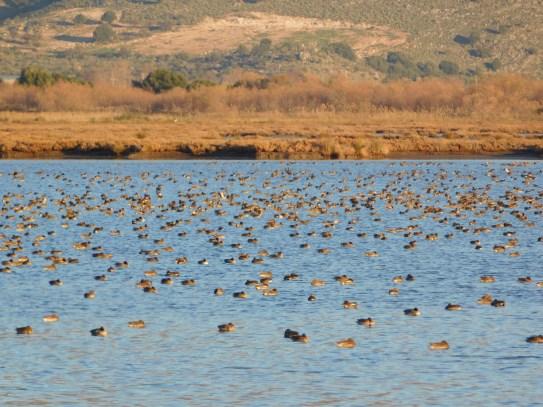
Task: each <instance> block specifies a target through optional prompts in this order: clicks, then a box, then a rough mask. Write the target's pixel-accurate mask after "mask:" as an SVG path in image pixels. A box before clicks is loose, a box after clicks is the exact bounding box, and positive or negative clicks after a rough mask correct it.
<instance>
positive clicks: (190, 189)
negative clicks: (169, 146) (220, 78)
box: [0, 161, 543, 406]
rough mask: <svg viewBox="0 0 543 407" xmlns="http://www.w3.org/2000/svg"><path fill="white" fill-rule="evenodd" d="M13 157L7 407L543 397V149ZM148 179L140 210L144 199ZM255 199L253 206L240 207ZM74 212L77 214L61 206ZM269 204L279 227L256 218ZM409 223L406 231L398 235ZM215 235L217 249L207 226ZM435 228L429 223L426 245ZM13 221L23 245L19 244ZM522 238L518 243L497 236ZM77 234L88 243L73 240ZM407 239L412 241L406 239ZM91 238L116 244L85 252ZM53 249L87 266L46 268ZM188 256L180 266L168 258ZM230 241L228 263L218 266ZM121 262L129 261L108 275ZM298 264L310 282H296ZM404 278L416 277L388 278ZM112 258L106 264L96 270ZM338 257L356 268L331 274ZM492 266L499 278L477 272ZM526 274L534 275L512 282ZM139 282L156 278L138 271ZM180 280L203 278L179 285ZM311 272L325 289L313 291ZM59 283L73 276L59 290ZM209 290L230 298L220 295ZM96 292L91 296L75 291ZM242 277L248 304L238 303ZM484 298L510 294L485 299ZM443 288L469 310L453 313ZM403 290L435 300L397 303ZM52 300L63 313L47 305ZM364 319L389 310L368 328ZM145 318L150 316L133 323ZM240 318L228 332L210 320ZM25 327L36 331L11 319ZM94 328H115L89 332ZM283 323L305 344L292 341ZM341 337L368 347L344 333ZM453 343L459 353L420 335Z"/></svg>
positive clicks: (5, 170) (4, 355) (6, 298)
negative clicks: (500, 156) (311, 157)
mask: <svg viewBox="0 0 543 407" xmlns="http://www.w3.org/2000/svg"><path fill="white" fill-rule="evenodd" d="M14 172H17V173H16V174H14ZM0 173H1V174H2V175H1V176H0V195H1V196H2V197H3V200H4V201H3V204H2V206H3V209H1V210H0V215H1V216H0V234H2V235H3V236H2V239H0V249H2V250H3V251H1V252H0V258H1V260H2V261H6V262H9V261H10V260H13V259H16V258H20V257H21V256H28V257H29V258H30V260H31V262H32V264H31V265H26V266H19V267H16V266H13V267H9V266H6V265H4V266H1V267H4V268H6V267H9V269H10V270H11V271H12V272H11V273H6V272H4V273H0V306H1V307H0V343H1V347H0V405H2V406H29V405H50V406H74V405H100V406H151V405H154V406H184V405H186V406H212V405H229V406H231V405H236V406H242V405H243V406H301V405H303V406H324V405H332V406H363V405H380V406H382V405H393V406H396V405H450V406H458V405H514V406H518V405H542V404H543V385H542V383H543V381H542V377H543V345H539V344H530V343H527V342H526V338H527V337H528V336H531V335H540V334H543V314H542V305H543V288H538V287H537V286H536V284H535V282H537V281H541V280H543V266H542V264H543V263H542V261H541V260H542V254H543V242H538V238H539V237H540V236H543V228H542V226H543V220H542V215H541V213H542V212H541V211H542V204H543V195H542V194H541V192H542V191H543V188H542V185H543V164H542V163H541V162H537V161H533V162H520V161H515V162H509V161H490V162H485V161H451V162H446V161H439V162H437V161H434V162H426V161H410V162H395V161H379V162H339V161H338V162H326V161H319V162H255V161H197V162H192V161H153V162H149V161H141V162H130V161H1V162H0ZM159 185H161V188H159V190H158V191H157V187H158V186H159ZM145 194H148V195H149V197H150V201H149V202H148V204H149V206H147V207H145V205H144V204H143V205H142V202H141V201H140V202H139V205H135V203H136V201H137V199H136V198H137V197H139V198H141V197H143V196H144V195H145ZM43 197H47V202H45V200H43ZM351 198H353V199H351ZM38 199H39V200H40V201H41V203H38ZM31 200H35V204H34V205H30V207H29V201H31ZM243 203H248V204H257V205H258V207H259V208H261V209H262V211H261V212H260V213H257V212H258V209H254V211H255V212H254V213H253V214H254V215H257V214H258V215H259V216H252V215H251V214H247V213H246V215H245V216H239V215H240V214H243V213H244V207H243V206H242V205H243ZM459 203H463V205H459ZM131 206H134V207H135V206H137V209H139V210H143V211H146V212H145V213H142V214H140V213H137V212H136V211H135V210H134V208H132V207H131ZM66 208H71V209H73V210H74V211H75V212H76V214H77V217H76V218H74V219H63V218H62V216H63V215H66V213H67V212H66ZM108 208H110V209H109V210H108ZM123 208H124V211H125V214H124V216H119V212H117V211H119V210H121V209H123ZM145 208H146V209H145ZM318 208H321V209H322V210H318ZM431 208H441V212H439V210H437V209H435V210H432V209H431ZM249 209H250V208H248V207H247V206H246V207H245V212H248V211H249ZM217 211H219V212H217ZM221 211H223V212H221ZM116 212H117V213H116ZM432 212H435V213H432ZM44 213H48V214H50V215H53V216H50V217H44V216H43V215H44ZM519 213H522V214H524V215H525V217H524V218H523V217H522V215H519ZM423 215H425V216H423ZM515 215H516V216H515ZM140 216H142V217H143V218H144V220H141V219H140V220H139V221H138V222H135V220H136V218H138V217H140ZM272 219H275V222H276V227H275V228H264V226H265V225H266V224H267V223H268V222H269V221H270V220H272ZM445 219H446V220H445ZM133 221H134V222H133ZM168 222H171V223H170V227H168V226H167V225H166V224H167V223H168ZM504 223H505V224H506V225H505V227H496V226H497V225H498V226H500V224H502V225H501V226H503V224H504ZM508 223H509V224H510V225H507V224H508ZM29 224H30V225H31V226H34V227H28V225H29ZM62 224H65V225H64V226H62ZM78 225H79V226H78ZM143 225H146V226H147V228H146V229H143V228H141V230H134V229H135V228H138V227H141V226H143ZM236 225H237V227H236ZM409 225H416V227H415V228H413V229H412V230H411V233H412V234H411V236H407V237H404V234H406V233H409V231H408V230H407V229H397V230H395V231H394V232H396V233H392V231H391V230H390V229H391V228H407V227H408V226H409ZM96 227H100V228H102V227H103V230H95V228H96ZM247 227H253V228H254V230H252V231H251V230H246V229H245V228H247ZM477 228H487V229H485V230H483V231H481V232H480V233H479V234H476V233H474V231H475V229H477ZM462 229H464V230H462ZM112 230H119V231H120V236H111V233H110V232H111V231H112ZM206 230H207V231H208V233H206ZM480 230H481V229H480ZM326 231H329V232H331V234H332V235H331V237H324V236H322V232H326ZM51 232H55V233H51ZM249 232H250V233H251V234H252V236H247V235H245V236H243V234H246V233H249ZM312 232H315V233H312ZM414 232H420V233H414ZM506 232H511V233H510V234H509V235H508V236H506V235H504V234H505V233H506ZM87 233H88V235H85V234H87ZM213 233H219V234H222V235H224V244H223V245H213V244H212V243H210V238H212V237H213ZM380 233H384V234H385V236H386V240H381V239H380V238H375V237H374V235H375V234H380ZM432 233H437V235H438V238H437V240H426V239H425V236H426V235H428V234H432ZM451 233H452V234H453V236H449V238H446V237H445V235H447V234H451ZM364 234H366V235H364ZM14 235H17V236H20V244H15V246H11V247H7V244H6V242H7V241H9V240H12V241H13V239H12V238H13V236H14ZM40 235H43V237H45V239H44V240H42V241H40V242H39V246H38V243H36V245H34V246H33V245H32V243H33V242H34V241H36V237H37V236H40ZM144 235H146V236H144ZM219 238H220V237H219ZM251 238H256V239H258V241H253V242H252V243H250V242H248V239H251ZM159 239H164V241H163V242H155V240H159ZM510 239H516V240H517V241H518V244H517V245H516V247H507V248H506V249H505V253H496V252H495V251H494V250H493V247H494V246H495V245H505V244H506V243H508V241H509V240H510ZM474 240H480V245H481V246H482V248H481V249H480V250H476V249H475V247H474V246H475V244H474V243H472V241H474ZM84 241H89V242H91V243H90V246H89V248H88V249H87V250H75V249H74V248H73V244H74V243H77V242H84ZM410 241H416V242H417V243H416V248H415V249H414V250H406V249H404V246H405V245H406V244H408V242H410ZM345 242H352V243H353V245H352V247H344V246H348V245H342V243H345ZM234 243H240V244H241V246H242V247H241V248H238V247H232V246H231V245H232V244H234ZM304 243H309V244H310V247H309V248H303V247H301V246H302V244H304ZM16 246H20V247H21V250H20V251H17V252H14V251H13V250H12V249H13V247H16ZM96 246H102V247H103V252H104V253H109V254H112V255H113V257H112V258H111V259H98V258H95V257H93V253H97V252H98V250H94V251H93V250H92V248H95V247H96ZM168 246H169V247H171V248H173V251H165V250H163V249H164V248H165V247H168ZM322 248H329V249H330V253H329V254H321V253H319V252H318V249H322ZM154 249H158V250H159V253H154V254H153V253H150V254H149V253H148V254H144V253H141V252H140V251H141V250H154ZM263 249H266V250H267V251H268V252H269V254H273V253H276V252H278V251H281V252H283V253H284V258H272V256H263V255H262V254H261V255H259V254H258V253H259V252H260V251H261V250H263ZM38 250H42V251H43V252H42V253H39V252H37V251H38ZM51 250H62V253H57V256H58V257H66V258H77V259H78V260H79V263H78V264H66V265H62V264H59V265H57V270H56V271H44V267H45V266H47V265H49V264H51V261H50V260H47V259H45V257H47V256H49V255H50V254H51V253H50V252H51ZM369 251H377V252H378V254H379V256H377V257H368V256H366V255H365V253H366V252H369ZM33 252H34V254H33ZM514 252H518V254H519V256H516V257H513V256H511V255H510V254H511V253H514ZM10 253H14V255H13V256H14V257H13V256H12V257H8V255H9V254H10ZM240 253H247V254H249V259H248V260H246V261H242V260H239V259H238V256H239V255H240ZM182 256H186V257H187V258H188V263H187V264H184V265H182V264H176V259H177V258H180V257H182ZM151 257H157V260H158V262H149V261H148V260H149V258H151ZM231 257H234V258H236V264H227V263H225V262H224V260H225V259H228V258H231ZM255 257H257V258H261V259H263V264H254V263H253V262H252V261H251V260H252V259H253V258H255ZM204 258H205V259H207V260H208V264H207V265H201V264H198V260H201V259H204ZM125 260H126V261H128V263H129V266H128V268H126V269H117V270H116V271H113V272H108V271H107V269H108V268H109V267H112V266H114V264H115V263H116V262H122V261H125ZM6 264H8V263H6ZM148 270H156V271H157V274H158V275H157V276H156V277H145V276H144V272H145V271H148ZM168 270H171V271H179V272H180V273H181V276H180V277H178V278H174V284H173V285H171V286H168V285H163V284H161V278H163V277H164V274H165V273H166V271H168ZM4 271H7V270H4ZM262 271H271V272H272V273H273V281H272V282H271V284H270V287H275V288H277V289H278V291H279V295H278V296H276V297H265V296H263V295H262V294H261V293H260V292H259V291H257V290H255V288H253V287H247V286H245V282H246V280H249V279H256V280H258V278H259V273H260V272H262ZM290 273H296V274H298V275H299V279H297V280H294V281H284V280H283V276H285V275H287V274H290ZM409 273H410V274H412V275H414V276H415V278H416V280H415V281H412V282H404V283H402V284H395V283H393V282H392V278H393V277H394V276H397V275H403V276H404V277H405V276H406V275H407V274H409ZM102 274H105V275H107V279H108V280H107V281H96V280H95V279H94V277H95V276H98V275H102ZM342 274H346V275H348V276H349V277H351V278H353V280H354V284H353V285H345V286H343V285H340V284H339V283H338V282H336V281H334V276H338V275H342ZM483 275H492V276H495V278H496V282H495V283H493V284H483V283H481V282H480V281H479V279H480V277H481V276H483ZM523 276H531V277H532V278H533V280H534V282H533V283H531V284H521V283H519V282H518V281H517V279H518V278H519V277H523ZM142 278H149V279H151V280H152V281H153V285H154V286H155V287H156V288H157V293H155V294H152V293H144V292H143V291H142V289H141V288H137V287H136V283H137V282H138V281H140V279H142ZM189 278H193V279H195V280H196V285H194V286H186V285H182V284H181V281H182V280H184V279H189ZM316 278H318V279H322V280H324V281H325V282H326V285H325V286H324V287H313V286H311V284H310V282H311V281H312V280H313V279H316ZM54 279H61V280H62V281H63V282H64V284H63V286H60V287H56V286H51V285H49V281H50V280H54ZM216 287H222V288H223V289H224V291H225V295H224V296H214V295H213V290H214V289H215V288H216ZM392 287H397V288H399V289H400V294H399V295H398V296H390V295H389V294H388V290H389V289H390V288H392ZM89 290H95V291H96V298H95V299H94V300H89V299H85V298H84V297H83V293H84V292H86V291H89ZM242 290H245V291H246V292H247V293H248V294H249V298H248V299H237V298H233V296H232V293H233V292H236V291H242ZM311 293H313V294H315V295H316V296H317V300H316V301H314V302H310V301H308V300H307V297H308V295H309V294H311ZM485 293H489V294H492V296H493V297H494V298H498V299H503V300H505V302H506V306H505V307H504V308H496V307H492V306H489V305H479V304H478V303H477V299H478V298H479V297H481V296H482V295H483V294H485ZM344 300H351V301H356V302H358V309H344V308H343V306H342V304H343V301H344ZM448 303H458V304H461V305H462V306H463V309H462V310H461V311H455V312H451V311H446V310H445V306H446V305H447V304H448ZM412 307H418V308H419V309H420V310H421V312H422V315H421V316H418V317H410V316H405V315H404V312H403V311H404V309H407V308H412ZM50 313H57V314H58V315H59V316H60V321H58V322H56V323H45V322H43V321H42V317H43V316H44V315H46V314H50ZM366 317H372V318H373V319H374V320H375V321H376V322H377V323H376V326H375V327H373V328H366V327H364V326H360V325H358V324H357V323H356V321H357V319H359V318H366ZM139 319H142V320H144V321H145V323H146V327H145V329H132V328H129V327H128V325H127V323H128V321H133V320H139ZM227 322H233V323H234V324H235V325H236V327H237V329H236V331H235V332H232V333H219V332H218V331H217V326H218V325H219V324H224V323H227ZM26 325H31V326H32V328H33V334H32V335H17V334H16V333H15V328H16V327H21V326H26ZM99 326H104V327H105V328H106V329H107V331H108V333H109V335H108V336H107V337H105V338H102V337H93V336H91V335H90V333H89V331H90V330H91V329H93V328H97V327H99ZM287 328H290V329H294V330H297V331H300V332H304V333H306V334H307V335H308V336H309V338H310V340H309V343H306V344H304V343H296V342H292V341H290V340H288V339H285V338H284V337H283V332H284V331H285V329H287ZM349 337H351V338H353V339H355V341H356V343H357V346H356V347H355V348H353V349H340V348H338V347H336V341H338V340H340V339H345V338H349ZM441 340H447V341H448V343H449V344H450V349H449V350H445V351H431V350H429V348H428V345H429V343H430V342H437V341H441Z"/></svg>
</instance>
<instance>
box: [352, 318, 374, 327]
mask: <svg viewBox="0 0 543 407" xmlns="http://www.w3.org/2000/svg"><path fill="white" fill-rule="evenodd" d="M356 323H357V324H358V325H363V326H366V327H368V328H371V327H373V326H375V320H373V319H371V318H360V319H358V320H356Z"/></svg>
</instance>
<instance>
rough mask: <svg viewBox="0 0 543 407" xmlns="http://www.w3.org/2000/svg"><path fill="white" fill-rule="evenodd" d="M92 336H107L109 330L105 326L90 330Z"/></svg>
mask: <svg viewBox="0 0 543 407" xmlns="http://www.w3.org/2000/svg"><path fill="white" fill-rule="evenodd" d="M90 334H91V335H92V336H107V330H106V328H104V327H103V326H101V327H100V328H95V329H91V330H90Z"/></svg>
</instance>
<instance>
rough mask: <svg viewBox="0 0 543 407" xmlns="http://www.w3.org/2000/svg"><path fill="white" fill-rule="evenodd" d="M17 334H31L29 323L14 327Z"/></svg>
mask: <svg viewBox="0 0 543 407" xmlns="http://www.w3.org/2000/svg"><path fill="white" fill-rule="evenodd" d="M15 332H17V335H31V334H32V333H33V332H34V331H33V329H32V327H31V326H30V325H28V326H22V327H20V328H15Z"/></svg>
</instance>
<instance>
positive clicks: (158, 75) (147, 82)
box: [139, 69, 189, 93]
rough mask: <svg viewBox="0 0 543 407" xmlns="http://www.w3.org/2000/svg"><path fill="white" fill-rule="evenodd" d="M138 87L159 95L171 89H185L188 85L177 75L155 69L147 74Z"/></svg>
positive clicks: (166, 70)
mask: <svg viewBox="0 0 543 407" xmlns="http://www.w3.org/2000/svg"><path fill="white" fill-rule="evenodd" d="M139 85H140V87H142V88H143V89H147V90H152V91H153V92H155V93H160V92H164V91H167V90H170V89H173V88H185V89H186V88H187V87H188V86H189V83H188V82H187V80H186V79H185V77H184V76H183V75H181V74H179V73H176V72H172V71H170V70H168V69H156V70H154V71H153V72H151V73H149V75H147V77H146V78H145V79H144V80H143V81H142V82H141V84H139Z"/></svg>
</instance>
